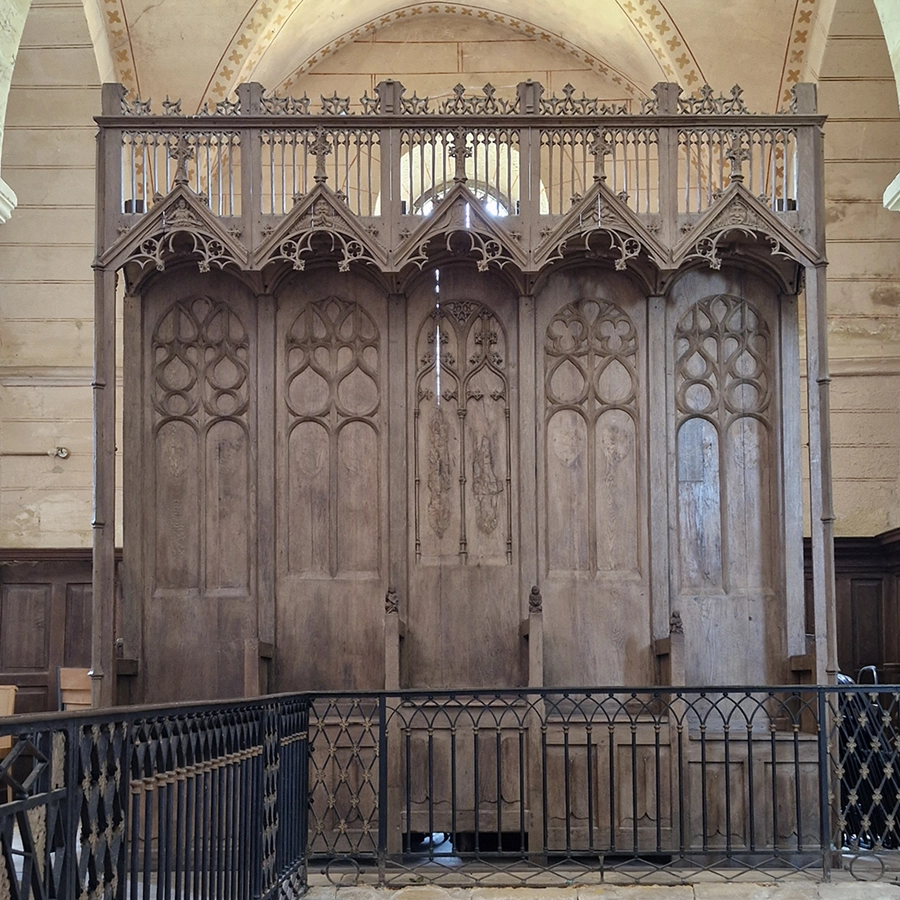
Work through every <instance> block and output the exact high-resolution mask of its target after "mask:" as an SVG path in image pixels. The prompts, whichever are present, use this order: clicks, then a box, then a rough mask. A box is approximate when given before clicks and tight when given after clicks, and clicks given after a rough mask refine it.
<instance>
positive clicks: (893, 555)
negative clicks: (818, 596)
mask: <svg viewBox="0 0 900 900" xmlns="http://www.w3.org/2000/svg"><path fill="white" fill-rule="evenodd" d="M810 565H811V562H810V546H809V539H808V538H807V539H805V541H804V568H805V571H806V621H807V631H811V630H812V628H811V626H810V625H809V623H811V622H812V576H811V574H810ZM834 566H835V582H836V589H837V590H836V599H837V610H836V612H837V640H838V665H839V666H840V669H841V671H842V672H844V673H845V674H846V675H849V676H851V677H852V678H856V677H857V675H858V673H859V670H860V669H861V668H863V666H875V668H876V669H877V671H878V680H879V681H880V682H882V683H897V682H898V681H900V609H898V607H900V589H898V585H900V528H895V529H893V530H891V531H885V532H883V533H882V534H877V535H875V536H874V537H843V538H836V539H835V541H834Z"/></svg>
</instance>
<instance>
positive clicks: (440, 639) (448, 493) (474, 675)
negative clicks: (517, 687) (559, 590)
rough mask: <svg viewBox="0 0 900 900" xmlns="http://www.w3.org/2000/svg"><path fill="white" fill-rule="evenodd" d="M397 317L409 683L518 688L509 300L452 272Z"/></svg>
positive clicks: (468, 275)
mask: <svg viewBox="0 0 900 900" xmlns="http://www.w3.org/2000/svg"><path fill="white" fill-rule="evenodd" d="M408 315H409V318H408V334H409V338H408V339H409V359H410V361H411V364H410V368H411V373H410V376H411V379H412V383H411V386H410V388H411V389H410V392H409V393H410V397H411V398H412V400H413V403H414V406H413V409H412V411H411V412H412V415H411V423H410V446H409V462H410V469H411V472H410V475H411V486H410V505H411V509H410V516H409V526H410V532H411V534H410V540H411V544H412V546H411V548H410V554H411V576H410V586H409V627H408V637H407V644H408V649H409V678H410V682H411V683H412V684H413V685H431V686H441V685H448V686H449V685H454V686H459V685H469V686H481V685H489V686H500V685H503V684H519V683H520V681H521V677H522V676H521V671H520V666H519V652H518V642H519V636H518V630H519V616H520V612H519V610H520V599H519V596H518V590H517V583H518V570H517V568H516V566H517V564H518V552H517V547H516V533H515V531H514V521H515V515H516V508H517V506H516V490H517V485H516V479H515V471H514V466H513V459H514V457H515V447H514V443H513V436H514V435H515V434H516V433H517V430H516V422H517V415H516V409H515V407H514V404H513V397H514V393H513V386H514V379H515V373H516V366H515V346H516V329H515V298H514V297H513V296H512V294H511V292H510V291H509V289H508V288H506V287H505V286H503V285H502V283H501V282H499V281H498V280H497V279H496V278H494V276H492V275H487V274H479V273H476V272H475V271H473V270H471V269H468V268H465V269H463V268H461V267H460V268H452V267H451V268H445V269H442V270H441V273H440V293H439V294H436V293H435V291H434V288H433V286H432V285H431V284H426V285H424V286H421V287H420V288H419V289H418V290H417V291H415V292H414V293H413V294H412V295H411V297H410V303H409V314H408Z"/></svg>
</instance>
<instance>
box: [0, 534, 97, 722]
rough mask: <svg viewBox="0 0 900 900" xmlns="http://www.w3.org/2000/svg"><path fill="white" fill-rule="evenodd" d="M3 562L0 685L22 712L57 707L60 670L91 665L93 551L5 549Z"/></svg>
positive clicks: (0, 577)
mask: <svg viewBox="0 0 900 900" xmlns="http://www.w3.org/2000/svg"><path fill="white" fill-rule="evenodd" d="M3 555H4V556H7V558H10V557H11V559H12V561H10V562H6V561H5V560H4V561H3V562H2V564H0V683H4V684H15V685H17V686H18V688H19V691H18V694H17V696H16V712H17V713H25V712H43V711H46V710H53V709H56V708H57V690H56V670H57V668H58V667H59V666H66V665H75V666H88V665H89V664H90V649H91V647H90V644H91V584H90V579H91V551H90V550H33V551H22V550H18V551H5V552H4V553H3Z"/></svg>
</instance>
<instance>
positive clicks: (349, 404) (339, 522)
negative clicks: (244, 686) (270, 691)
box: [275, 273, 388, 689]
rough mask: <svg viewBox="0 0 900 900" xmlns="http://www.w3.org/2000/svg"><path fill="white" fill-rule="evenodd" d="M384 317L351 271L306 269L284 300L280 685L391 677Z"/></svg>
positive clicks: (358, 683) (381, 302) (377, 682)
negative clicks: (387, 673)
mask: <svg viewBox="0 0 900 900" xmlns="http://www.w3.org/2000/svg"><path fill="white" fill-rule="evenodd" d="M386 316H387V303H386V298H385V297H384V296H383V295H379V293H378V292H377V291H376V290H375V289H374V288H372V287H371V286H370V285H369V284H368V283H367V282H365V281H363V280H362V279H357V278H355V277H354V276H352V275H338V274H336V273H320V274H317V275H313V276H306V277H305V278H304V279H303V280H298V281H295V282H293V283H291V284H290V285H288V286H287V287H286V288H285V289H284V290H283V291H282V292H281V294H280V296H279V297H278V314H277V319H276V322H277V325H276V331H275V340H276V346H277V368H276V383H277V388H278V392H277V400H276V419H277V439H276V440H277V446H276V460H277V462H276V509H277V534H278V539H277V548H278V560H277V572H278V577H277V590H276V594H277V608H276V616H277V627H278V658H277V678H278V684H279V685H280V686H282V689H289V688H290V689H299V688H318V687H330V688H335V687H337V686H339V685H348V686H353V687H355V688H364V687H370V688H376V687H382V686H383V683H384V664H383V652H382V646H383V637H382V629H383V615H384V603H383V598H384V594H385V591H386V589H387V584H386V582H385V575H384V572H385V565H384V560H385V559H386V553H387V529H386V527H385V519H386V512H387V509H386V477H385V465H386V453H385V449H384V439H385V426H386V409H387V398H386V387H385V386H386V383H387V382H386V376H387V368H388V367H387V360H386V354H385V347H386V341H385V335H386V332H387V323H386ZM324 648H327V652H323V649H324Z"/></svg>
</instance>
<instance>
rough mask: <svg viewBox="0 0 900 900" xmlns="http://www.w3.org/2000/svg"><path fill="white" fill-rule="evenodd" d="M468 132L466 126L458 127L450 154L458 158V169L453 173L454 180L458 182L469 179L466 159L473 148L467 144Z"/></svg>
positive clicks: (454, 133)
mask: <svg viewBox="0 0 900 900" xmlns="http://www.w3.org/2000/svg"><path fill="white" fill-rule="evenodd" d="M467 138H468V133H467V132H466V129H465V128H457V129H455V130H454V132H453V149H452V150H451V151H450V155H451V156H452V157H453V158H454V159H455V160H456V171H455V172H454V174H453V180H454V181H455V182H456V183H457V184H465V182H466V181H467V180H468V179H467V177H466V160H467V159H468V158H469V157H470V156H471V155H472V148H471V147H469V146H467V145H466V140H467Z"/></svg>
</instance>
